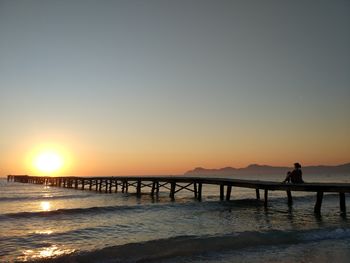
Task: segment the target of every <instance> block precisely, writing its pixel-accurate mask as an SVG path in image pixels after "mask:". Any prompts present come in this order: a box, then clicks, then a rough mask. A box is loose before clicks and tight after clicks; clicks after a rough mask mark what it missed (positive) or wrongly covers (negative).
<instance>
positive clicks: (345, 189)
mask: <svg viewBox="0 0 350 263" xmlns="http://www.w3.org/2000/svg"><path fill="white" fill-rule="evenodd" d="M7 181H9V182H12V181H13V182H20V183H31V184H43V185H49V186H55V187H64V188H72V189H77V190H78V189H80V190H90V191H96V192H101V193H113V192H118V191H120V192H122V193H129V192H133V193H135V194H136V196H137V197H141V194H142V193H148V194H150V195H151V196H157V195H159V192H160V189H163V190H164V189H165V190H166V191H168V192H169V197H170V198H171V199H172V200H174V199H175V196H176V194H177V193H178V192H180V191H190V192H192V193H193V196H194V198H195V199H197V200H198V201H201V200H202V189H203V186H204V185H217V186H218V191H219V196H220V200H222V201H223V200H226V201H229V200H230V199H231V195H232V194H234V191H233V188H234V187H242V188H250V189H255V197H256V199H258V200H260V191H263V193H264V198H263V202H264V206H265V207H267V206H268V194H269V191H285V192H286V197H287V204H288V205H289V206H291V205H292V204H293V197H292V192H293V191H302V192H314V193H315V195H316V202H315V205H314V213H316V214H320V213H321V206H322V200H323V194H324V193H338V194H339V208H340V211H341V213H342V214H343V215H345V214H346V201H345V193H350V183H302V184H289V183H287V184H284V183H279V182H271V181H257V180H241V179H229V178H204V177H180V176H161V177H153V176H152V177H147V176H145V177H143V176H138V177H136V176H128V177H125V176H116V177H114V176H110V177H73V176H65V177H49V176H29V175H8V176H7Z"/></svg>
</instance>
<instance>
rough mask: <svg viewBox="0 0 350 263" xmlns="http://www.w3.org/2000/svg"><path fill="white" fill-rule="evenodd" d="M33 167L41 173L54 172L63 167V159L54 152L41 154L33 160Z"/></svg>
mask: <svg viewBox="0 0 350 263" xmlns="http://www.w3.org/2000/svg"><path fill="white" fill-rule="evenodd" d="M35 166H36V168H37V169H38V170H39V171H41V172H45V173H52V172H56V171H58V170H59V169H60V168H61V167H62V166H63V158H62V156H61V155H60V154H58V153H57V152H54V151H45V152H41V153H39V154H38V155H37V157H36V159H35Z"/></svg>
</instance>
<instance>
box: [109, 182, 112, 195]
mask: <svg viewBox="0 0 350 263" xmlns="http://www.w3.org/2000/svg"><path fill="white" fill-rule="evenodd" d="M108 190H109V193H112V179H109V189H108Z"/></svg>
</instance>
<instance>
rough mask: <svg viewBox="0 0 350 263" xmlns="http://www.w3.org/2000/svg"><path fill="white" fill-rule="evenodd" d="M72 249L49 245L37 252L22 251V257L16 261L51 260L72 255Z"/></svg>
mask: <svg viewBox="0 0 350 263" xmlns="http://www.w3.org/2000/svg"><path fill="white" fill-rule="evenodd" d="M74 251H75V250H74V249H69V248H64V247H58V246H57V245H51V246H49V247H44V248H41V249H37V250H32V249H27V250H24V251H22V253H23V255H22V256H19V257H18V258H17V259H18V260H20V261H29V260H37V259H44V258H53V257H57V256H61V255H64V254H70V253H73V252H74Z"/></svg>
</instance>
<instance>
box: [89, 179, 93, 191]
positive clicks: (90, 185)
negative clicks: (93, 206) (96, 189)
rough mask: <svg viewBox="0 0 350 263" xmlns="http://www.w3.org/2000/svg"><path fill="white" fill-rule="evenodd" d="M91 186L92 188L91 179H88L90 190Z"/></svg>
mask: <svg viewBox="0 0 350 263" xmlns="http://www.w3.org/2000/svg"><path fill="white" fill-rule="evenodd" d="M91 188H92V180H91V179H90V180H89V190H90V191H91Z"/></svg>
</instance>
